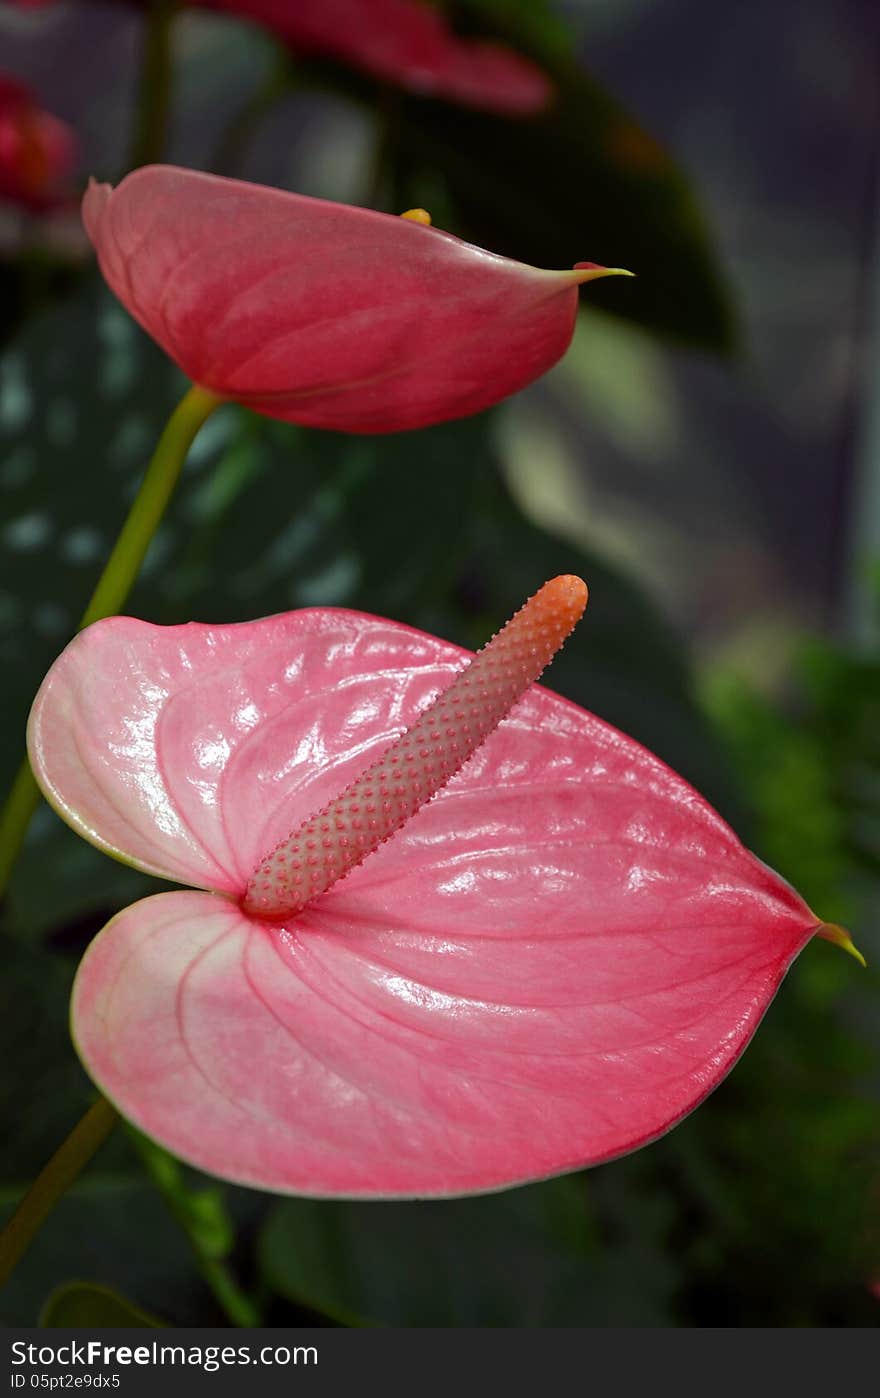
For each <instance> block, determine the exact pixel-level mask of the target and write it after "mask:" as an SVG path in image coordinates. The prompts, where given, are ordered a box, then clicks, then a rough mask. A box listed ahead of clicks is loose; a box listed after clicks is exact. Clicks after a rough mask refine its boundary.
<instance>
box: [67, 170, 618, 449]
mask: <svg viewBox="0 0 880 1398" xmlns="http://www.w3.org/2000/svg"><path fill="white" fill-rule="evenodd" d="M83 218H84V221H85V225H86V229H87V231H88V234H89V237H90V238H91V240H92V242H93V243H94V245H95V249H96V251H97V253H98V259H99V261H100V264H101V270H102V272H103V273H104V276H105V277H106V279H107V281H108V282H109V284H110V286H111V287H112V289H113V290H114V291H115V293H116V295H117V296H118V297H119V299H120V301H122V303H123V305H125V306H126V308H127V309H128V310H129V311H130V312H131V314H132V315H133V316H134V317H135V319H136V320H138V321H139V322H140V323H141V325H142V326H143V327H144V329H145V330H147V331H148V332H149V334H151V335H152V336H153V338H154V339H156V340H157V341H158V342H159V344H160V345H161V346H162V347H163V349H165V350H166V351H167V353H168V354H169V355H170V356H171V357H172V359H174V360H175V361H176V362H177V364H179V365H180V367H181V369H182V370H183V371H184V373H185V374H187V375H188V376H189V378H191V379H192V380H193V381H194V382H195V383H199V384H201V385H202V387H204V388H207V389H209V390H210V391H211V392H213V393H216V394H218V395H219V396H220V397H222V398H232V399H235V400H237V401H238V402H241V403H245V404H246V405H247V406H248V407H250V408H253V409H254V410H255V411H257V412H260V413H264V414H266V415H267V416H269V417H277V418H283V419H286V420H288V421H291V422H298V423H303V424H304V425H306V426H312V427H328V428H335V429H337V430H339V431H345V432H394V431H399V430H401V429H404V428H413V427H424V426H426V425H427V424H429V423H434V422H442V421H445V420H446V419H448V418H455V417H462V416H466V415H468V414H470V413H476V412H479V411H480V410H481V409H483V408H487V407H489V406H490V405H491V404H493V403H497V402H499V401H500V400H501V399H502V398H506V397H507V396H508V395H509V394H511V393H515V392H517V391H518V390H519V389H521V388H523V387H524V386H525V385H526V384H527V383H530V382H531V381H532V380H533V379H536V378H538V377H539V376H540V375H541V374H543V373H544V372H545V370H547V369H548V368H549V367H550V366H551V365H552V364H554V363H555V362H556V360H557V359H559V358H560V356H561V355H562V354H563V353H564V352H565V350H566V349H567V347H568V344H569V341H570V339H571V335H572V330H573V328H574V320H575V314H576V310H577V288H578V284H579V283H580V282H583V281H589V280H591V279H593V278H595V277H597V276H601V275H605V274H607V272H608V269H606V268H597V267H595V266H593V265H592V264H580V265H579V266H578V267H577V268H574V269H572V270H571V271H565V272H545V271H540V270H538V269H537V268H535V267H528V266H526V265H525V264H524V263H521V262H512V261H510V260H509V259H508V258H504V257H497V256H495V255H494V254H492V253H489V252H484V251H483V249H481V248H477V247H474V246H473V245H472V244H470V243H463V242H461V241H460V240H459V239H458V238H454V237H452V236H451V235H450V234H448V233H442V232H440V231H439V230H437V229H434V228H431V227H426V226H425V225H423V224H421V223H417V222H414V221H413V220H410V219H401V218H394V217H391V216H390V215H387V214H380V213H374V212H373V211H372V210H369V209H360V208H353V207H351V206H349V205H344V204H333V203H329V202H327V201H325V200H321V199H309V198H305V197H304V196H302V195H298V194H289V193H286V192H283V191H281V190H278V189H268V188H265V187H263V186H261V185H254V184H246V183H244V182H242V181H240V180H227V179H221V178H219V177H217V176H215V175H205V174H201V173H198V172H196V171H193V170H180V169H175V168H172V167H166V166H148V167H146V168H144V169H141V170H136V171H134V173H133V174H131V175H128V176H127V177H126V178H125V179H124V180H123V181H122V183H121V184H120V185H119V186H118V188H116V189H111V188H110V186H109V185H99V184H95V183H94V182H92V184H91V185H90V187H89V189H88V191H87V193H86V196H85V199H84V201H83Z"/></svg>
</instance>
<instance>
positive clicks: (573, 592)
mask: <svg viewBox="0 0 880 1398" xmlns="http://www.w3.org/2000/svg"><path fill="white" fill-rule="evenodd" d="M589 595H590V593H589V589H588V588H587V584H586V583H585V582H584V580H583V578H579V577H577V576H576V574H574V573H560V575H559V577H558V578H551V579H550V581H549V582H546V583H545V584H544V586H543V587H542V588H540V589H539V591H538V592H536V593H535V596H534V598H533V599H532V600H533V601H535V602H537V601H538V600H539V599H541V601H542V603H543V605H544V606H547V607H552V608H553V609H554V610H557V609H558V610H559V611H563V612H565V613H566V614H571V615H572V616H573V617H574V620H573V621H572V626H573V625H574V623H575V621H577V620H579V619H580V617H582V616H583V614H584V609H585V607H586V605H587V600H588V598H589Z"/></svg>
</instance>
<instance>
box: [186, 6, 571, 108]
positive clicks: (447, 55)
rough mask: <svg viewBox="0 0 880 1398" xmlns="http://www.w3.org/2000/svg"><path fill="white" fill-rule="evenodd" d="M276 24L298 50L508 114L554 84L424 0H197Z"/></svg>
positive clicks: (536, 101) (542, 102) (537, 104)
mask: <svg viewBox="0 0 880 1398" xmlns="http://www.w3.org/2000/svg"><path fill="white" fill-rule="evenodd" d="M196 3H200V4H202V5H203V6H204V7H206V8H208V9H214V10H225V11H227V12H229V13H231V14H238V15H242V16H244V17H246V18H248V19H253V20H255V21H256V22H257V23H258V24H262V25H264V26H265V27H266V28H267V29H271V30H273V31H274V32H275V33H276V34H278V35H279V36H280V37H281V38H282V39H283V40H284V41H285V42H286V43H287V44H289V45H290V47H291V49H292V50H293V51H294V53H301V54H316V55H319V56H321V57H324V56H326V57H327V58H335V59H337V60H339V61H340V62H342V63H345V64H347V65H348V66H350V67H351V68H355V69H359V70H361V71H362V72H365V73H369V74H370V75H371V76H373V77H376V78H380V79H381V80H382V81H384V82H389V83H393V84H395V85H397V86H399V87H402V88H405V89H406V90H408V91H410V92H414V93H418V94H420V95H423V96H429V97H445V98H448V99H451V100H452V101H453V102H459V103H461V104H462V105H465V106H469V107H481V108H484V109H485V110H487V111H494V112H500V113H503V114H505V115H507V116H527V115H530V114H532V113H534V112H539V111H541V110H542V109H543V108H545V107H546V106H547V104H548V103H549V101H550V100H551V98H552V95H553V85H552V83H551V82H550V79H549V78H548V77H547V75H546V74H545V73H543V72H542V71H541V69H540V68H538V67H537V66H536V64H534V63H532V62H531V61H530V60H529V59H527V58H524V57H523V56H522V55H521V54H518V53H515V52H514V51H513V50H512V49H509V48H507V47H505V46H504V45H502V44H495V43H491V42H486V41H484V40H476V39H464V38H459V37H458V36H457V35H456V34H454V33H453V32H452V30H451V29H450V28H449V25H448V23H447V21H446V19H445V17H444V15H443V14H442V13H441V12H440V11H439V10H437V9H434V8H433V7H432V6H431V5H430V4H425V3H424V0H300V3H299V4H296V5H291V4H290V2H289V0H196Z"/></svg>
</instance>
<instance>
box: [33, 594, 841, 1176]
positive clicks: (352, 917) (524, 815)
mask: <svg viewBox="0 0 880 1398" xmlns="http://www.w3.org/2000/svg"><path fill="white" fill-rule="evenodd" d="M463 655H464V653H463V652H461V651H459V650H458V649H457V648H456V647H453V646H450V645H447V644H445V643H444V642H442V641H439V640H436V639H435V638H433V637H430V636H425V635H423V634H422V633H419V632H415V631H412V630H410V629H409V628H407V627H403V626H398V625H395V624H394V623H391V622H387V621H383V620H380V619H378V618H371V617H366V616H363V615H361V614H357V613H349V612H342V611H306V612H299V613H291V614H289V615H287V616H280V617H272V618H268V619H265V620H263V621H260V622H255V623H250V624H246V625H239V626H227V627H211V626H202V625H191V626H185V627H170V628H160V627H153V626H149V625H147V624H145V623H141V622H136V621H132V620H130V619H126V618H116V619H113V620H111V621H107V622H102V623H98V624H97V625H96V626H94V627H92V628H90V629H89V630H88V631H86V632H84V633H83V634H82V635H81V636H80V637H78V638H77V639H76V640H75V641H74V642H73V643H72V644H71V646H70V647H68V649H67V651H66V652H65V653H64V655H63V656H62V657H61V658H60V659H59V661H58V662H57V663H56V665H55V667H53V670H52V671H51V672H50V674H49V676H48V677H47V680H46V682H45V683H44V686H43V689H42V690H41V692H40V695H39V696H38V699H37V701H36V704H35V707H34V713H33V717H32V721H31V731H30V738H31V754H32V760H33V762H34V765H35V770H36V771H37V774H38V777H39V779H40V781H41V784H42V785H43V787H44V789H45V790H46V791H47V794H49V796H50V798H51V799H52V800H53V801H54V802H55V804H56V805H58V806H59V807H60V808H61V809H62V814H64V815H65V816H66V818H67V819H69V820H70V821H71V823H73V824H74V825H75V827H76V828H78V829H79V830H80V831H81V833H85V834H87V835H88V836H89V837H90V838H92V839H95V840H96V841H97V842H99V843H102V844H103V845H104V846H105V847H106V848H111V849H114V850H115V851H117V852H120V851H121V852H123V853H124V854H126V855H127V856H129V857H135V858H136V859H137V860H138V861H139V862H141V863H143V864H145V865H146V866H147V867H153V868H157V869H161V870H162V871H163V872H165V873H169V874H171V875H172V876H173V877H177V878H189V879H194V881H197V882H201V883H203V884H205V885H207V886H208V887H212V888H215V889H218V890H219V891H220V892H221V893H225V894H226V895H227V896H226V897H218V896H217V895H216V894H211V893H180V894H164V895H159V896H158V897H156V898H151V899H147V900H145V901H144V902H142V903H139V904H136V905H135V906H134V907H133V908H130V909H128V910H126V911H125V912H124V913H122V914H120V915H119V917H117V918H116V919H115V920H114V921H113V922H112V923H111V924H110V925H109V926H108V927H107V928H106V929H105V930H104V932H103V933H102V934H101V935H100V937H99V938H98V939H97V940H96V942H95V943H94V944H93V945H92V947H91V948H90V950H89V952H88V953H87V955H86V957H85V960H84V962H83V965H82V967H81V970H80V973H79V977H78V980H77V986H76V991H75V996H74V1006H73V1023H74V1031H75V1036H76V1039H77V1043H78V1046H79V1050H80V1053H81V1054H82V1057H83V1061H84V1063H85V1064H86V1067H87V1068H88V1070H89V1072H90V1073H91V1074H92V1075H93V1077H94V1078H95V1080H96V1081H97V1082H98V1083H99V1085H100V1086H101V1087H102V1089H103V1090H104V1091H105V1092H106V1093H107V1094H108V1096H109V1097H110V1098H111V1099H112V1100H113V1101H114V1102H115V1103H116V1104H117V1105H118V1106H119V1108H120V1110H121V1111H123V1113H124V1114H125V1115H127V1116H129V1117H130V1118H131V1119H132V1120H133V1121H134V1122H135V1123H136V1124H137V1125H139V1126H140V1127H141V1128H142V1129H144V1130H145V1131H147V1132H148V1133H149V1134H151V1135H153V1136H155V1137H156V1139H158V1140H160V1141H161V1142H162V1143H163V1144H165V1145H167V1146H168V1147H169V1148H170V1149H172V1150H173V1151H175V1152H176V1153H177V1154H179V1155H181V1156H182V1157H183V1158H184V1159H187V1160H190V1161H192V1162H193V1163H194V1164H196V1165H199V1166H200V1167H202V1168H203V1169H206V1170H209V1171H211V1172H213V1173H215V1174H219V1175H222V1176H224V1177H226V1178H229V1179H234V1180H238V1181H241V1182H243V1183H247V1184H252V1185H256V1186H261V1187H265V1188H267V1189H273V1190H279V1191H292V1192H297V1193H303V1194H315V1195H321V1194H327V1195H331V1194H344V1195H352V1196H362V1197H369V1196H392V1195H395V1196H396V1195H431V1194H436V1195H442V1194H455V1193H464V1192H471V1191H478V1190H481V1189H492V1188H497V1187H499V1186H502V1185H505V1184H510V1183H515V1182H517V1181H522V1180H525V1179H533V1178H539V1177H541V1176H544V1175H548V1174H552V1173H555V1172H558V1171H561V1170H565V1169H571V1168H575V1167H576V1166H579V1165H584V1164H588V1163H592V1162H595V1161H598V1160H603V1159H607V1158H608V1157H610V1156H613V1155H616V1154H618V1153H620V1152H622V1151H625V1150H629V1149H632V1148H633V1147H635V1146H637V1145H639V1144H642V1143H644V1142H645V1141H647V1140H650V1139H651V1138H652V1137H654V1136H656V1135H657V1134H659V1133H660V1132H662V1131H663V1130H665V1129H667V1128H668V1127H669V1126H671V1125H672V1124H673V1123H674V1122H675V1121H677V1120H678V1119H680V1117H681V1116H683V1115H684V1114H685V1113H686V1112H687V1111H689V1110H690V1109H691V1108H692V1107H694V1106H695V1105H696V1104H697V1103H698V1102H699V1101H700V1100H701V1099H702V1098H703V1097H704V1096H705V1095H706V1093H707V1092H709V1091H710V1090H711V1088H712V1087H714V1086H715V1085H716V1084H717V1083H718V1082H719V1081H720V1079H721V1078H722V1077H723V1076H724V1074H725V1073H726V1072H727V1070H728V1069H729V1068H730V1066H731V1065H732V1063H733V1062H734V1061H735V1059H736V1057H737V1056H738V1054H739V1053H740V1052H741V1051H742V1049H743V1047H744V1045H745V1044H746V1042H747V1041H748V1039H749V1037H750V1036H751V1034H752V1032H753V1031H754V1029H755V1027H756V1025H757V1023H758V1021H759V1020H760V1017H761V1015H762V1014H763V1013H764V1010H765V1009H766V1007H767V1005H768V1003H769V1001H770V999H771V998H772V996H773V994H774V992H775V990H776V988H777V986H778V984H779V982H780V980H781V978H782V976H783V974H784V972H785V970H786V968H787V966H788V965H789V963H790V962H791V960H792V958H793V957H794V956H795V955H796V954H797V952H798V951H799V950H800V949H801V947H802V946H803V945H804V943H805V942H806V941H807V940H808V939H809V937H810V935H811V934H812V932H813V931H815V930H816V928H817V919H816V918H815V916H814V915H813V914H812V913H811V912H810V910H809V909H808V908H807V907H806V905H805V904H804V903H803V902H802V900H801V899H800V898H799V897H798V896H797V894H795V893H794V892H793V891H792V890H791V889H790V888H789V887H788V885H787V884H785V883H784V882H783V881H782V880H781V879H779V878H778V877H777V876H776V875H774V874H773V873H772V872H771V871H769V870H768V869H766V867H765V866H764V865H763V864H761V863H760V861H758V860H756V859H755V858H754V857H753V856H752V855H750V854H749V853H748V851H746V850H745V849H744V848H743V847H742V845H741V844H740V843H739V841H738V840H737V839H736V837H735V835H734V834H733V832H732V831H731V830H730V829H729V828H728V827H727V826H726V825H725V824H724V822H723V821H722V820H721V819H720V817H719V816H718V815H717V814H716V813H715V812H714V811H712V810H711V808H710V807H709V806H707V805H706V803H705V802H704V801H703V800H702V799H701V798H700V797H699V796H698V795H697V794H696V793H695V792H694V791H693V790H692V789H691V788H690V787H688V786H687V784H686V783H685V782H683V781H682V780H681V779H680V778H679V777H677V776H676V775H675V774H674V773H672V772H670V771H669V769H668V768H666V767H665V766H664V765H663V764H662V763H661V762H659V761H658V760H657V759H656V758H654V757H653V756H651V754H650V753H648V752H646V751H645V750H644V749H643V748H641V747H640V746H639V745H638V744H636V743H634V742H632V741H631V740H630V739H628V738H626V737H624V736H623V735H622V734H620V733H618V732H617V731H616V730H614V729H612V728H610V727H609V726H608V725H606V724H604V723H602V722H601V721H600V720H599V719H597V718H595V717H593V716H592V715H591V714H588V713H586V712H584V711H583V710H581V709H579V708H578V707H577V706H575V705H573V704H571V703H569V702H567V701H566V700H563V699H561V698H559V697H558V696H555V695H553V694H551V693H550V692H549V691H547V690H544V689H542V688H540V687H538V686H534V687H532V688H531V689H530V690H529V692H528V694H527V695H526V697H525V698H524V699H523V700H522V701H521V702H520V703H519V704H518V705H517V706H516V708H515V709H514V711H513V713H512V714H511V716H510V718H509V719H507V720H506V721H505V722H504V723H502V725H501V726H500V728H498V729H497V730H496V731H495V732H494V733H493V734H492V735H491V737H490V738H489V739H488V740H487V741H486V743H485V745H484V746H483V747H482V748H481V749H480V750H479V752H478V753H477V754H476V756H474V757H473V758H472V759H471V760H470V761H469V762H468V763H467V765H466V766H465V767H464V768H463V770H462V771H461V772H460V773H459V774H458V775H457V776H456V777H453V778H452V780H451V781H450V783H449V785H448V786H447V787H445V788H444V790H443V791H441V792H440V793H439V794H438V795H437V796H436V797H435V798H434V799H433V800H432V801H431V802H430V803H429V804H428V805H427V806H426V807H424V808H423V809H422V810H421V811H420V813H419V814H418V815H417V816H414V817H413V818H412V819H411V820H410V821H409V823H408V824H407V825H405V826H404V828H403V829H402V830H401V831H400V832H398V834H397V835H395V836H394V838H393V839H392V840H391V841H390V842H389V843H388V844H386V845H384V846H383V847H382V848H381V849H380V850H379V851H377V852H376V853H375V854H374V855H372V856H370V858H369V859H368V860H367V861H366V863H364V864H363V865H361V866H360V867H358V868H356V869H354V870H353V871H352V872H351V873H350V874H349V875H348V876H347V877H346V878H345V879H344V880H342V881H341V882H339V883H338V884H336V885H335V886H333V887H332V888H330V889H329V891H328V892H326V893H325V894H324V895H323V896H322V897H321V898H320V899H318V900H317V901H315V902H314V903H312V904H310V905H309V906H308V907H306V908H305V909H304V910H303V911H302V912H300V913H299V914H297V915H296V916H295V917H291V918H289V919H287V920H286V921H285V922H283V923H277V922H276V923H268V922H263V921H260V920H259V919H257V918H254V917H250V916H248V915H246V914H245V913H244V912H243V911H242V909H241V907H240V906H239V905H238V902H237V901H235V900H236V899H237V898H238V897H240V896H241V894H242V892H243V888H244V884H245V881H246V879H247V876H248V874H249V873H250V872H251V871H252V869H253V867H254V866H255V865H256V863H257V862H258V860H259V858H260V857H261V856H262V855H263V854H264V853H265V852H266V851H267V850H268V849H270V848H272V847H273V845H274V844H275V843H276V842H277V840H278V839H280V838H282V837H283V836H284V834H286V833H287V831H289V830H291V829H294V828H296V826H297V825H298V824H299V822H300V821H301V820H303V819H304V818H305V817H306V816H307V815H309V814H311V813H312V812H314V811H315V810H317V809H318V808H319V807H320V806H321V805H323V804H324V803H325V802H326V801H327V800H328V799H329V798H330V797H332V796H333V795H334V794H335V793H336V792H338V791H339V790H341V789H342V788H343V787H344V786H345V785H346V784H347V782H348V781H349V780H350V779H351V777H352V776H353V775H356V774H357V773H358V772H360V771H361V770H363V769H364V768H365V767H366V766H367V765H368V764H369V762H370V761H371V759H372V757H373V756H374V755H376V753H377V752H378V751H382V750H383V749H384V747H386V746H387V744H388V743H389V742H390V741H391V739H392V738H393V737H395V736H396V734H397V733H398V732H399V731H400V729H401V728H403V727H404V726H406V725H407V724H409V723H410V722H411V721H412V720H413V718H414V717H415V716H416V714H417V713H418V712H420V711H421V710H422V709H423V708H424V707H425V705H426V704H427V702H428V701H429V700H430V699H431V698H433V696H434V695H435V694H436V693H437V691H438V690H439V689H440V688H441V687H443V686H445V685H446V684H447V683H448V682H449V680H450V678H451V677H452V675H453V673H455V672H456V671H457V670H458V669H459V668H460V665H461V661H462V658H463Z"/></svg>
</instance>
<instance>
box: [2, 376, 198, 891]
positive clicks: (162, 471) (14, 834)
mask: <svg viewBox="0 0 880 1398" xmlns="http://www.w3.org/2000/svg"><path fill="white" fill-rule="evenodd" d="M222 401H223V400H222V399H221V398H218V397H217V396H216V394H214V393H209V392H208V390H207V389H205V388H199V387H198V386H197V385H193V386H192V387H191V388H190V389H189V390H188V392H187V393H186V394H185V395H184V397H183V398H182V399H181V401H180V402H179V403H178V405H177V407H176V408H175V410H174V412H173V413H172V415H171V417H170V419H169V420H168V423H167V425H166V427H165V430H164V432H163V433H162V436H161V437H160V438H159V442H158V445H157V447H156V450H155V452H154V453H153V458H152V460H151V462H150V464H149V466H148V467H147V471H146V474H145V476H144V479H143V481H142V482H141V487H140V490H139V491H138V493H137V496H136V497H135V501H134V504H133V505H132V507H131V509H130V511H129V513H128V518H127V519H126V521H125V523H124V525H123V526H122V532H121V533H120V535H119V538H118V539H117V541H116V544H115V546H114V549H113V552H112V553H111V555H110V557H109V559H108V560H107V564H106V566H105V568H104V571H103V573H102V574H101V577H100V579H99V581H98V586H97V587H96V588H95V591H94V593H93V594H92V599H91V601H90V602H89V604H88V606H87V607H86V610H85V612H84V613H83V616H82V619H81V621H80V623H79V630H82V629H83V627H84V626H91V624H92V622H93V621H100V620H101V618H102V617H106V616H113V615H115V614H116V613H117V612H118V611H119V609H120V608H121V606H122V604H123V603H124V601H125V599H126V597H127V596H128V594H129V592H130V590H131V587H132V584H133V583H134V581H135V578H136V577H137V575H138V572H139V571H140V567H141V564H142V563H143V561H144V555H145V554H146V552H147V549H148V548H149V546H150V540H151V539H152V537H153V535H154V534H155V532H156V528H157V526H158V524H159V521H160V520H161V518H162V516H163V514H164V513H165V509H166V506H167V505H168V501H169V500H170V499H171V496H172V494H173V492H174V488H175V486H176V485H177V482H178V479H179V477H180V473H181V470H182V469H183V463H184V461H185V460H186V456H187V452H188V451H189V449H190V447H191V445H192V443H193V439H194V438H195V436H196V433H197V432H198V431H199V428H200V427H201V426H202V424H203V423H204V422H205V420H206V419H207V418H208V417H209V416H210V414H211V413H212V412H213V411H214V409H215V408H216V407H219V405H220V403H221V402H222ZM39 799H40V793H39V789H38V787H37V784H36V782H35V781H34V778H33V774H32V772H31V769H30V766H29V765H28V761H27V758H25V760H24V762H23V763H22V765H21V767H20V768H19V771H18V775H17V776H16V778H15V782H14V784H13V787H12V791H11V792H10V794H9V798H8V800H7V802H6V805H5V806H4V807H3V811H2V813H0V896H2V894H3V892H4V891H5V889H6V886H7V884H8V882H9V876H10V874H11V873H12V869H13V866H14V864H15V861H16V859H17V858H18V854H19V851H20V849H21V846H22V844H23V842H24V837H25V835H26V833H27V828H28V826H29V824H30V821H31V816H32V815H33V813H34V811H35V810H36V808H37V803H38V802H39Z"/></svg>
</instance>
